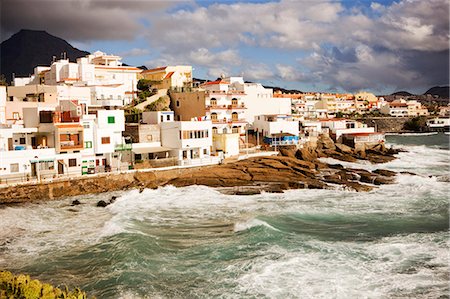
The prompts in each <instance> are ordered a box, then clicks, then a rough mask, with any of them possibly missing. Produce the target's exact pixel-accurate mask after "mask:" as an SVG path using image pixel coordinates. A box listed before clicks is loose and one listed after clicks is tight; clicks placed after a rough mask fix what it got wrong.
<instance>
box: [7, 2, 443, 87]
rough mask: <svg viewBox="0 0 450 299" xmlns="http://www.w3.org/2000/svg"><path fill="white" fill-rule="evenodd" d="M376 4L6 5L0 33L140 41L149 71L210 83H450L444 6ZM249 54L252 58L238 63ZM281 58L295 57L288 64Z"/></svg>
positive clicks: (137, 51) (137, 52) (139, 51)
mask: <svg viewBox="0 0 450 299" xmlns="http://www.w3.org/2000/svg"><path fill="white" fill-rule="evenodd" d="M380 2H382V3H383V4H380V3H377V2H372V3H366V4H365V6H364V7H362V6H361V5H360V4H355V5H351V6H349V5H342V4H341V3H340V2H338V1H335V0H323V1H290V0H281V1H278V2H275V1H274V2H252V1H250V2H247V3H245V2H223V3H212V2H201V3H199V4H197V3H195V2H187V3H185V2H178V1H145V0H142V1H141V0H133V1H125V0H115V1H106V0H79V1H75V0H68V1H54V0H34V1H33V0H28V1H25V0H14V1H13V0H3V1H2V12H1V14H2V15H1V22H2V23H1V25H2V26H1V27H2V37H5V32H6V33H8V32H9V33H12V32H15V31H18V30H19V29H21V28H29V29H44V30H47V31H48V32H50V33H52V34H55V35H57V36H61V37H63V38H66V39H70V40H73V41H77V42H78V43H86V42H89V41H92V40H132V39H136V37H137V36H138V37H139V38H143V39H146V40H147V41H148V43H149V49H151V51H152V55H153V56H154V57H155V59H154V60H152V61H149V62H147V63H146V65H149V66H161V65H168V64H192V65H194V66H196V67H198V68H201V69H202V70H204V73H205V74H208V75H210V76H212V77H216V76H219V75H220V74H221V73H226V74H230V75H231V74H232V73H240V72H243V73H244V74H245V76H246V78H249V79H251V80H270V79H273V81H276V80H283V81H290V82H309V83H311V82H317V83H319V84H321V83H323V84H328V85H329V86H330V88H338V89H345V90H348V91H353V90H358V89H363V88H364V89H365V88H372V89H373V88H377V89H380V90H382V89H383V88H387V87H388V88H397V87H399V88H400V87H401V88H404V89H408V88H415V87H417V86H425V85H427V84H428V85H429V84H432V85H434V84H442V83H446V82H448V77H449V76H448V51H449V30H448V28H449V14H448V12H449V3H448V1H447V0H428V1H422V0H399V1H397V2H392V3H386V2H385V1H380ZM30 3H32V4H33V5H30ZM347 4H348V3H347ZM358 5H360V6H358ZM6 37H7V36H6ZM139 47H142V45H140V46H139ZM246 47H247V49H248V48H252V49H255V52H256V53H255V55H252V54H253V53H252V54H250V55H249V54H248V53H245V55H243V53H244V50H243V49H244V48H246ZM260 49H262V50H263V51H261V52H264V50H267V49H268V50H270V51H268V52H270V53H276V52H277V51H278V53H279V54H275V55H273V57H267V56H268V55H267V54H260V55H258V54H259V52H260ZM158 53H159V54H158ZM284 53H289V55H293V56H294V55H297V57H299V59H298V60H297V62H294V63H293V64H287V63H286V59H283V58H284V57H283V55H285V54H284ZM120 54H121V55H123V56H127V55H125V54H128V55H129V56H132V55H146V54H147V52H146V51H145V49H138V48H136V49H131V50H129V51H125V52H124V53H120ZM294 61H295V57H294Z"/></svg>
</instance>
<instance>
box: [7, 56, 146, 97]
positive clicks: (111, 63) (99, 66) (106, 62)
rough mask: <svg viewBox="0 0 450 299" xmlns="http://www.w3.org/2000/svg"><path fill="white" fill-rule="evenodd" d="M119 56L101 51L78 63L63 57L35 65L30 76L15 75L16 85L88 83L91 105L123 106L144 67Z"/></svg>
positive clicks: (133, 89) (134, 90) (82, 58)
mask: <svg viewBox="0 0 450 299" xmlns="http://www.w3.org/2000/svg"><path fill="white" fill-rule="evenodd" d="M120 60H121V57H119V56H116V55H107V54H105V53H103V52H100V51H97V52H95V53H93V54H89V55H87V56H86V57H81V58H78V59H77V62H76V63H73V62H69V60H68V59H61V60H58V61H55V62H53V63H52V65H51V66H50V67H36V68H35V72H34V75H32V76H31V77H29V78H16V79H15V81H14V85H15V86H23V85H38V84H45V85H73V86H86V87H89V88H90V89H91V104H92V105H103V106H123V105H126V104H128V103H130V102H131V100H132V99H134V98H135V95H136V85H137V74H139V73H140V72H141V70H140V69H138V68H136V67H129V66H123V65H122V62H121V61H120ZM105 100H107V101H114V102H103V101H105Z"/></svg>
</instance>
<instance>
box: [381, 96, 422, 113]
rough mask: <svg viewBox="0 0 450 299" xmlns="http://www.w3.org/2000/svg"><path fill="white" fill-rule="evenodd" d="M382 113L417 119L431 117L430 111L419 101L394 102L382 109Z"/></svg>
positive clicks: (401, 100)
mask: <svg viewBox="0 0 450 299" xmlns="http://www.w3.org/2000/svg"><path fill="white" fill-rule="evenodd" d="M380 112H381V113H383V114H389V115H390V116H395V117H416V116H426V115H429V112H428V109H427V108H426V107H423V106H422V104H420V103H419V102H417V101H406V100H404V99H399V100H394V101H392V102H389V103H386V104H385V105H384V106H383V107H381V109H380Z"/></svg>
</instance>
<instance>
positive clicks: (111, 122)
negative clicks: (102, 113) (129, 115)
mask: <svg viewBox="0 0 450 299" xmlns="http://www.w3.org/2000/svg"><path fill="white" fill-rule="evenodd" d="M114 123H116V119H115V117H114V116H108V124H114Z"/></svg>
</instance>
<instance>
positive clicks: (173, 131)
mask: <svg viewBox="0 0 450 299" xmlns="http://www.w3.org/2000/svg"><path fill="white" fill-rule="evenodd" d="M160 125H161V145H162V146H163V147H167V148H171V149H172V150H171V152H170V153H171V156H174V157H176V158H177V159H178V161H180V164H181V165H184V164H193V163H198V164H201V163H203V161H206V160H208V159H210V157H211V147H212V122H211V121H210V120H202V121H173V122H162V123H161V124H160Z"/></svg>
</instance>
